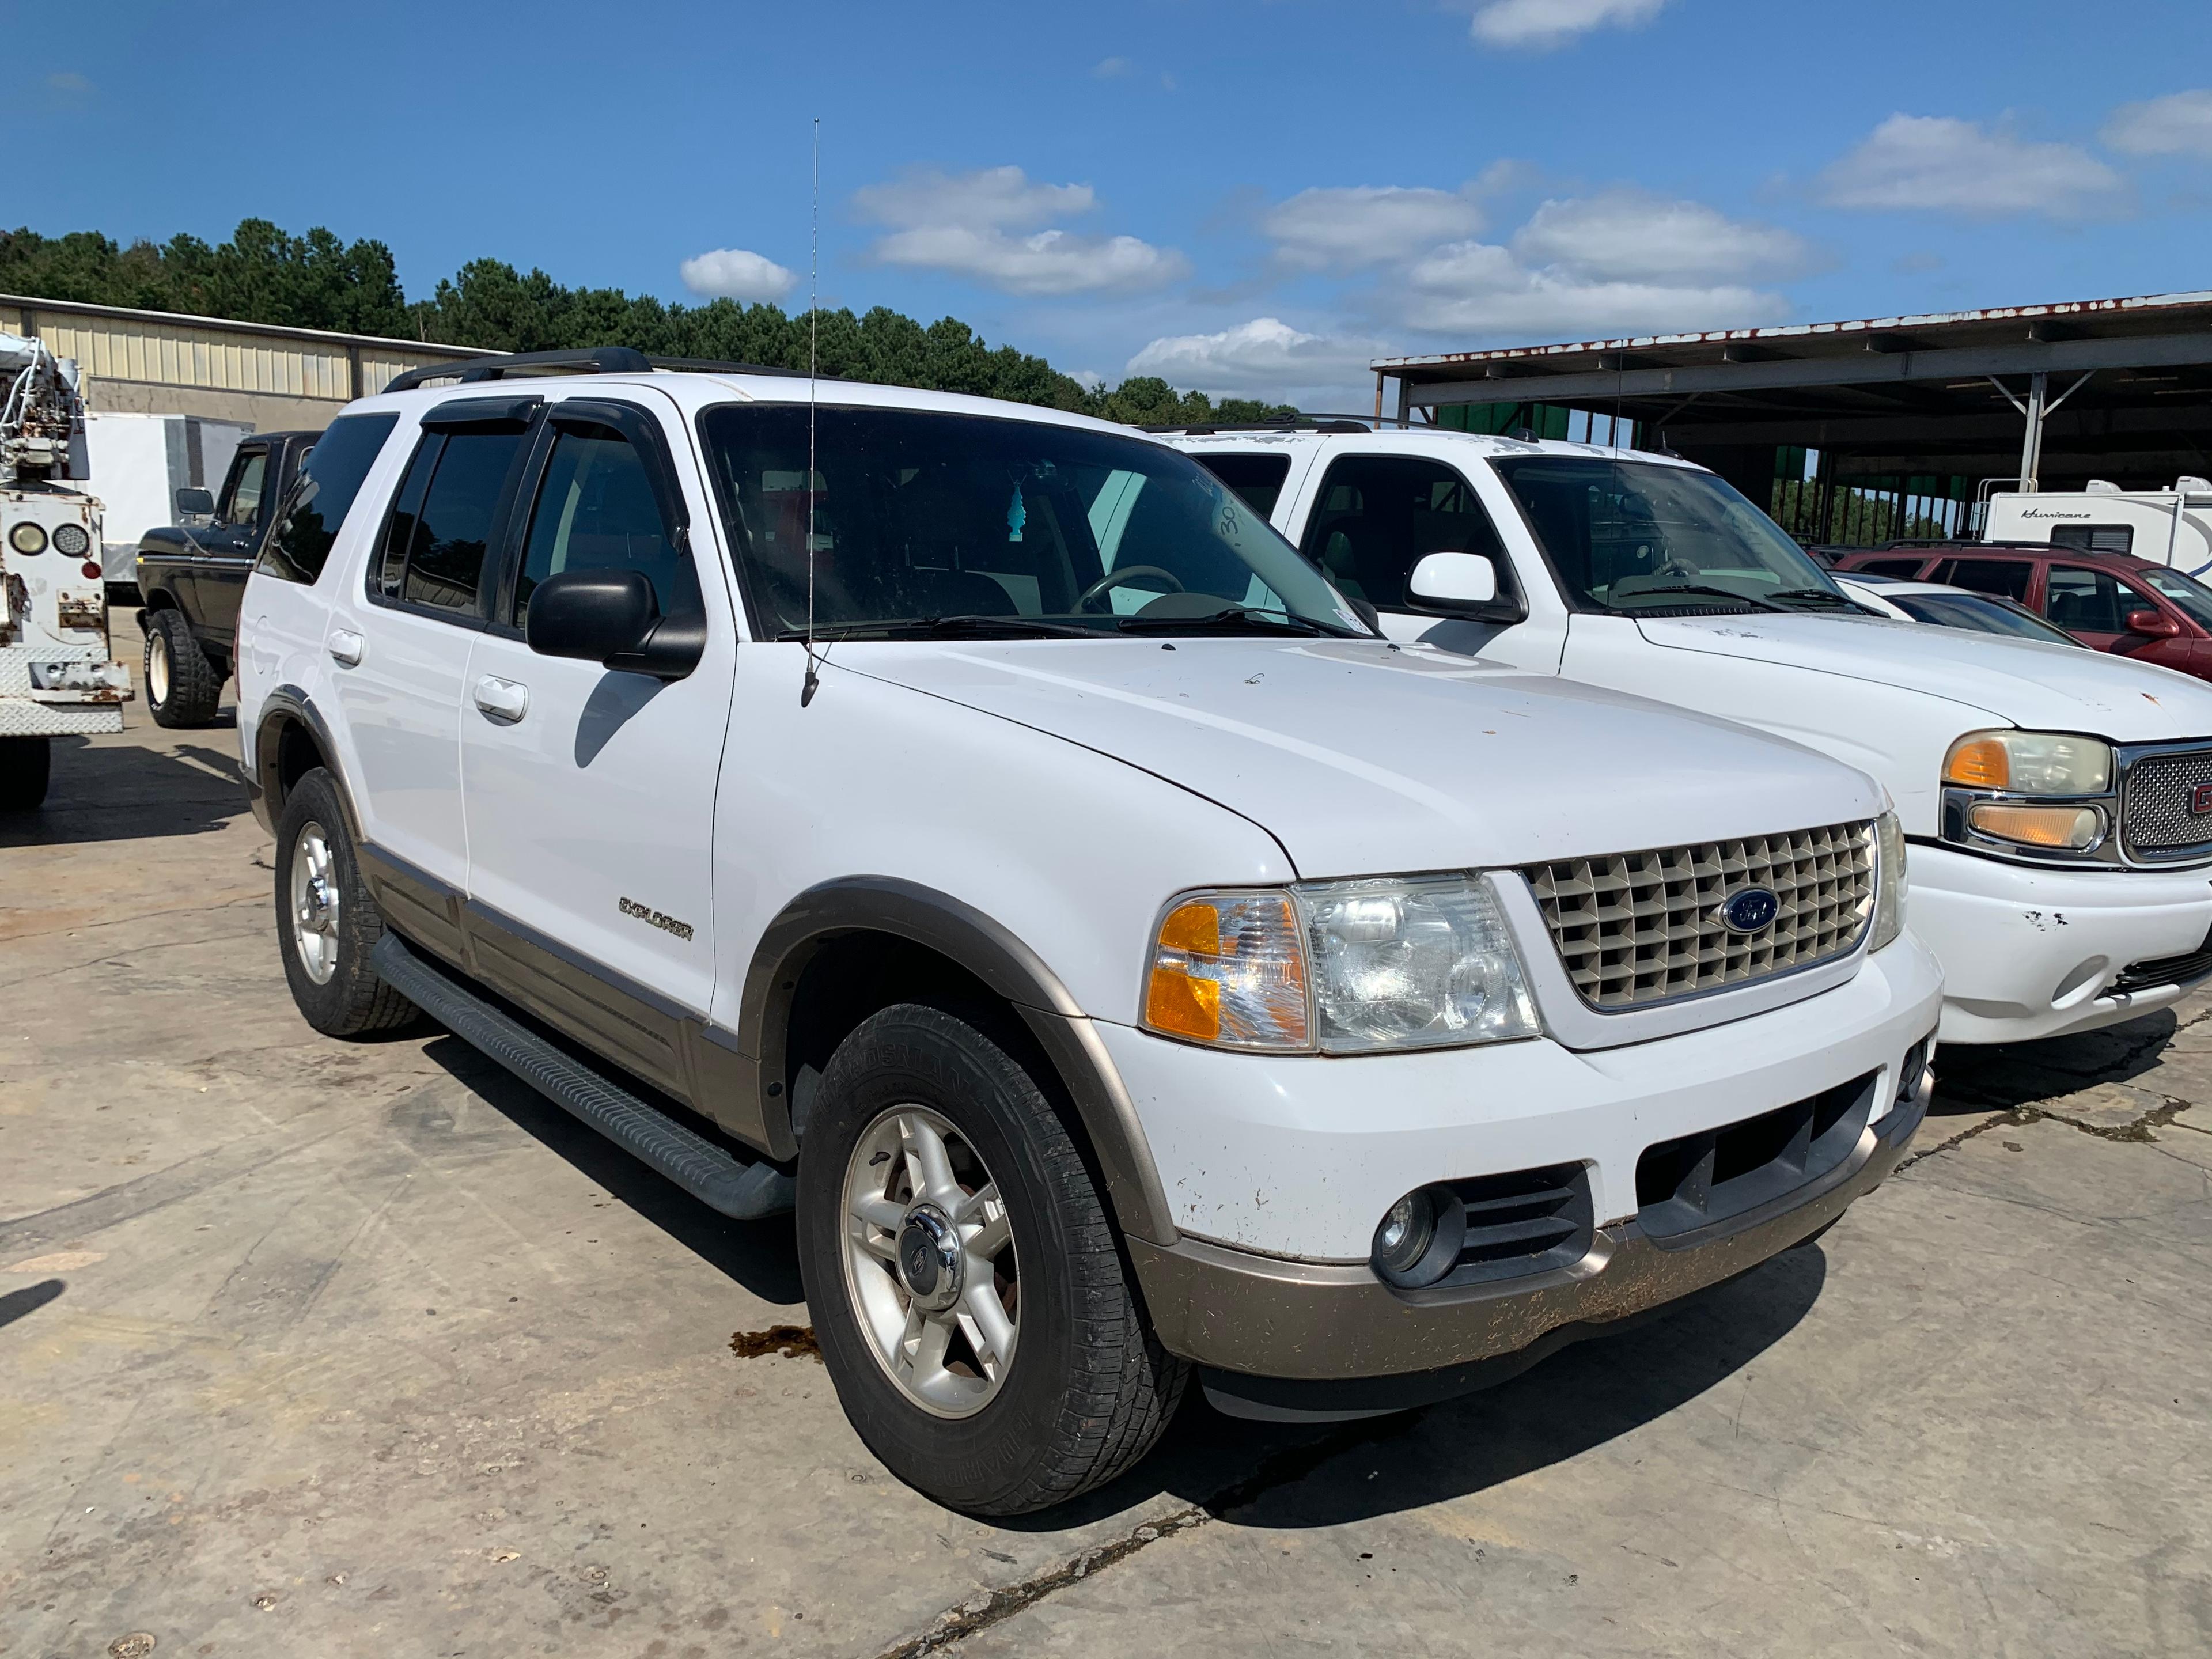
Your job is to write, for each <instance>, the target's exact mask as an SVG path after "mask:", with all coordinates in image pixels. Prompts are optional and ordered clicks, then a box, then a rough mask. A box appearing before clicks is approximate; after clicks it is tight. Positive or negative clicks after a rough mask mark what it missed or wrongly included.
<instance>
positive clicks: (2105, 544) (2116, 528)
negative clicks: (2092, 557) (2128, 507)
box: [2051, 524, 2136, 553]
mask: <svg viewBox="0 0 2212 1659" xmlns="http://www.w3.org/2000/svg"><path fill="white" fill-rule="evenodd" d="M2051 545H2052V546H2053V547H2070V548H2072V549H2074V550H2075V551H2076V552H2079V553H2132V552H2134V551H2135V550H2136V527H2135V526H2133V525H2131V524H2061V525H2053V526H2051Z"/></svg>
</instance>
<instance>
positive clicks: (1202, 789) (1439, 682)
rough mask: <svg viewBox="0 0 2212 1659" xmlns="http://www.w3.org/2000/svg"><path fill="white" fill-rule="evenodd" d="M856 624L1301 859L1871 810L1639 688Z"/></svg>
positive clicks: (949, 691)
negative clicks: (928, 636) (1242, 822)
mask: <svg viewBox="0 0 2212 1659" xmlns="http://www.w3.org/2000/svg"><path fill="white" fill-rule="evenodd" d="M1171 643H1172V645H1173V649H1168V648H1166V647H1165V644H1164V642H1163V641H1158V640H1157V639H1146V640H1142V641H1136V640H1110V641H1098V642H1097V643H1092V642H1091V641H1059V640H1040V641H1005V642H1000V641H990V642H987V643H966V642H963V643H961V644H958V645H947V644H942V643H917V644H908V643H905V642H900V641H881V642H870V643H867V644H865V645H861V644H857V643H856V644H852V645H847V646H843V647H839V648H838V650H837V652H836V659H835V660H836V663H837V665H839V666H841V667H843V668H847V669H850V670H854V671H860V672H865V673H867V674H870V675H872V676H874V677H876V678H881V679H884V680H887V681H890V682H891V683H893V684H899V685H903V686H906V687H908V688H910V689H911V690H915V691H918V692H923V693H927V694H928V695H930V696H938V697H943V698H945V699H948V700H949V701H951V702H957V703H961V704H963V705H965V706H967V707H969V708H975V709H980V710H982V711H984V712H986V713H988V714H995V715H998V716H1000V717H1001V718H1003V719H1006V720H1017V721H1019V722H1020V723H1021V724H1023V725H1024V726H1030V727H1033V728H1035V729H1036V730H1038V731H1042V732H1050V733H1052V734H1054V735H1055V736H1058V737H1061V738H1066V740H1067V741H1069V742H1071V743H1076V744H1082V745H1083V746H1085V748H1089V749H1092V750H1097V752H1098V753H1100V754H1102V755H1104V756H1107V757H1110V758H1112V759H1114V760H1117V761H1122V762H1126V763H1128V764H1130V765H1133V766H1137V767H1141V768H1142V769H1145V770H1146V771H1147V772H1151V773H1152V774H1154V775H1158V776H1159V777H1163V778H1165V779H1167V780H1168V781H1170V782H1173V783H1176V784H1179V785H1181V786H1182V787H1185V788H1187V789H1189V790H1191V791H1193V792H1194V793H1197V794H1200V795H1203V796H1205V797H1206V798H1207V799H1211V800H1213V801H1216V802H1218V803H1219V804H1220V805H1223V806H1225V807H1227V808H1228V809H1229V810H1230V811H1233V812H1237V813H1238V814H1240V815H1242V816H1243V817H1247V818H1249V819H1250V820H1252V821H1253V822H1254V823H1257V824H1259V825H1260V826H1261V828H1263V829H1267V831H1269V832H1270V833H1271V834H1272V835H1273V836H1274V837H1275V839H1276V840H1277V841H1278V842H1280V843H1281V844H1282V847H1283V849H1284V850H1285V852H1286V853H1287V854H1289V855H1290V858H1291V862H1292V863H1294V864H1295V865H1296V866H1297V869H1298V872H1299V873H1300V874H1301V875H1302V876H1304V877H1307V878H1316V877H1330V876H1356V875H1379V874H1386V873H1390V872H1398V871H1418V870H1449V869H1464V868H1469V867H1473V866H1502V865H1517V864H1528V863H1533V862H1535V861H1538V860H1544V859H1551V858H1559V857H1565V856H1569V855H1574V854H1599V853H1614V852H1627V851H1633V850H1636V849H1638V848H1646V847H1668V846H1674V845H1678V844H1680V843H1683V842H1701V841H1717V840H1723V839H1727V838H1729V837H1731V836H1746V835H1758V834H1763V833H1767V832H1771V831H1775V830H1782V829H1805V828H1808V827H1810V826H1812V825H1815V824H1823V823H1841V822H1844V821H1846V820H1849V819H1852V818H1863V817H1871V816H1873V815H1874V814H1875V812H1876V811H1879V810H1880V808H1881V787H1880V786H1879V785H1878V784H1876V783H1875V782H1874V781H1872V780H1871V779H1869V778H1868V777H1867V776H1866V775H1864V774H1863V773H1860V772H1857V771H1854V770H1853V769H1850V768H1849V767H1846V766H1844V765H1842V764H1840V763H1838V762H1835V761H1832V760H1828V759H1826V758H1824V757H1821V756H1819V755H1816V754H1814V753H1813V752H1812V751H1811V750H1808V749H1804V748H1801V747H1800V746H1798V745H1797V744H1793V743H1789V742H1785V741H1784V740H1782V739H1780V738H1771V737H1768V736H1765V735H1764V734H1762V733H1759V732H1753V731H1750V730H1748V729H1747V728H1746V727H1743V726H1736V725H1733V724H1731V723H1729V722H1727V721H1724V720H1713V719H1710V718H1708V717H1706V716H1704V715H1700V714H1686V713H1684V712H1682V711H1680V710H1678V709H1671V708H1663V707H1662V706H1661V705H1659V704H1657V703H1654V702H1646V701H1645V700H1644V699H1643V698H1640V697H1635V696H1627V695H1626V694H1624V693H1620V692H1616V691H1609V690H1603V689H1601V688H1598V687H1594V686H1586V685H1577V684H1569V683H1566V682H1564V681H1560V680H1557V679H1553V678H1541V677H1535V676H1530V675H1528V674H1524V673H1522V672H1521V671H1517V670H1515V669H1511V668H1506V667H1503V666H1498V665H1492V664H1488V663H1484V662H1480V661H1477V660H1475V659H1470V658H1467V657H1462V656H1458V655H1455V654H1453V653H1448V652H1443V651H1438V650H1437V649H1435V648H1434V647H1428V646H1419V645H1408V646H1405V647H1389V646H1386V645H1384V644H1383V643H1381V642H1379V641H1378V642H1376V643H1372V644H1370V643H1368V642H1366V641H1349V640H1346V641H1337V640H1301V641H1273V640H1255V639H1179V640H1176V641H1172V642H1171Z"/></svg>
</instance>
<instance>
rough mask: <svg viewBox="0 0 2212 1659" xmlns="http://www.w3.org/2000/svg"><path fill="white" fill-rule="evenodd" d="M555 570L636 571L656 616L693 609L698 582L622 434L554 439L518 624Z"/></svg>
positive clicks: (517, 603)
mask: <svg viewBox="0 0 2212 1659" xmlns="http://www.w3.org/2000/svg"><path fill="white" fill-rule="evenodd" d="M433 493H434V494H435V488H434V492H433ZM563 570H638V571H642V572H643V573H644V574H646V575H647V577H648V578H650V579H651V580H652V582H653V595H654V597H655V598H656V599H659V602H660V611H661V614H662V615H663V616H674V615H677V614H678V613H679V612H683V611H696V610H697V609H698V608H699V579H698V577H697V576H696V574H694V573H693V571H692V568H691V561H690V559H689V558H688V557H686V556H684V554H683V553H682V552H680V551H679V550H677V549H676V548H674V547H671V546H670V545H669V543H668V532H667V526H665V525H664V524H663V523H662V522H661V518H660V507H659V502H658V501H656V500H655V499H654V497H653V486H652V483H650V481H649V480H648V479H647V476H646V471H645V465H644V463H643V462H642V461H641V459H639V457H638V453H637V451H636V450H635V449H634V448H633V447H631V446H630V444H629V441H628V440H627V439H625V438H622V437H619V436H617V435H615V434H613V433H611V432H607V431H604V430H601V429H599V428H592V429H591V430H589V431H583V432H562V434H561V435H560V436H559V437H557V438H556V439H555V441H554V443H553V453H552V454H551V455H550V457H548V458H547V460H546V463H545V481H544V483H543V484H542V485H540V486H539V488H538V504H537V507H536V508H535V509H534V511H533V512H532V514H531V520H530V539H529V541H528V542H527V544H526V545H525V548H524V551H523V556H522V572H521V574H520V576H519V577H517V579H516V580H515V584H514V620H515V622H516V623H517V624H518V625H520V623H521V622H522V621H523V619H524V617H526V615H527V614H528V612H529V609H530V593H531V590H532V588H534V587H536V586H538V583H540V582H542V581H544V580H545V579H546V578H547V577H548V576H551V575H556V574H559V573H560V572H562V571H563Z"/></svg>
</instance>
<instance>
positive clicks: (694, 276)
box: [677, 247, 799, 301]
mask: <svg viewBox="0 0 2212 1659" xmlns="http://www.w3.org/2000/svg"><path fill="white" fill-rule="evenodd" d="M677 272H678V275H679V276H682V277H683V278H684V287H686V288H688V289H690V290H691V291H692V292H693V293H694V294H703V295H708V296H710V297H712V298H714V299H718V300H740V301H759V300H781V298H783V296H784V295H787V294H788V293H790V292H791V289H792V285H793V283H796V282H798V280H799V278H798V276H797V275H796V274H795V273H793V272H792V271H789V270H786V269H784V267H783V266H781V265H780V264H776V262H775V260H773V259H770V258H766V257H764V256H763V255H761V254H758V253H749V252H746V251H745V250H744V248H741V247H718V248H715V249H714V250H712V251H711V252H706V253H699V254H695V255H693V256H692V257H691V258H689V259H686V260H685V261H684V263H683V264H681V265H679V266H678V267H677Z"/></svg>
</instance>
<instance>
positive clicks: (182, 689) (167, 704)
mask: <svg viewBox="0 0 2212 1659" xmlns="http://www.w3.org/2000/svg"><path fill="white" fill-rule="evenodd" d="M145 678H146V707H147V708H148V709H149V710H150V711H151V712H152V714H153V716H154V724H155V725H156V726H170V727H176V726H212V725H214V724H215V711H216V707H217V706H218V705H219V704H220V703H221V702H222V682H223V678H224V677H223V676H222V675H221V674H219V673H217V672H216V668H215V665H214V664H213V663H211V662H210V661H209V660H208V659H207V653H206V652H204V651H203V650H201V649H200V642H199V641H197V640H196V639H194V638H193V637H192V630H191V625H190V624H189V623H186V622H185V613H184V612H183V611H153V612H150V613H149V615H148V616H147V618H146V674H145Z"/></svg>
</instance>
